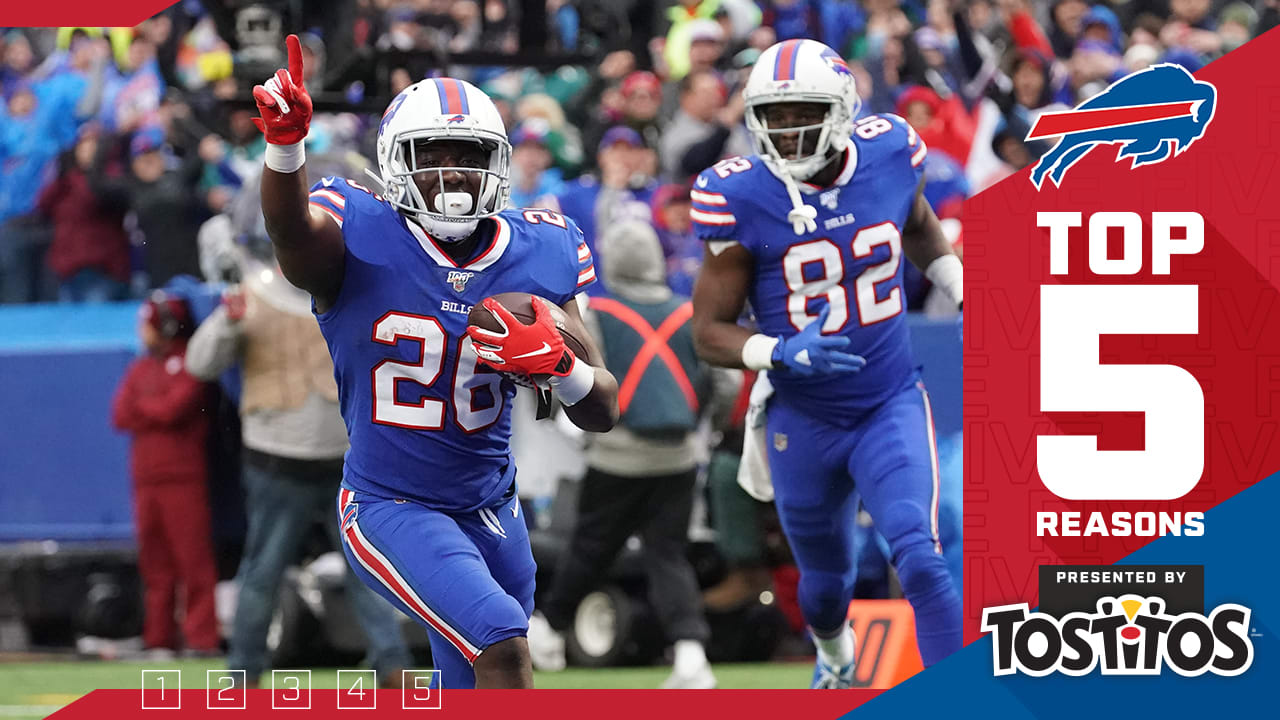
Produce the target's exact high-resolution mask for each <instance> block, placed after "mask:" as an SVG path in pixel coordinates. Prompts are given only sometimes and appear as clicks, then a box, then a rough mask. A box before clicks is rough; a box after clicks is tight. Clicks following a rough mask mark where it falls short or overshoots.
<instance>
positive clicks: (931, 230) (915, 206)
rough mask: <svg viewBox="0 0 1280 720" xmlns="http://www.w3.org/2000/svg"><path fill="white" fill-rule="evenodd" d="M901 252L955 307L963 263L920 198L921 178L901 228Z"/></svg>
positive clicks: (960, 299) (959, 299)
mask: <svg viewBox="0 0 1280 720" xmlns="http://www.w3.org/2000/svg"><path fill="white" fill-rule="evenodd" d="M902 252H903V253H904V254H905V255H906V256H907V259H908V260H910V261H911V264H912V265H915V266H916V267H918V268H920V270H921V271H923V272H924V274H925V277H927V278H929V281H930V282H932V283H933V284H934V286H935V287H937V288H939V289H940V290H942V292H944V293H946V295H947V297H949V298H951V299H952V300H953V301H954V302H955V304H956V306H957V307H959V306H960V304H961V302H963V301H964V266H963V265H962V264H961V262H960V257H959V256H958V255H956V253H955V251H954V250H952V249H951V241H949V240H947V236H946V234H945V233H944V232H943V231H942V224H941V223H939V222H938V216H937V215H935V214H934V213H933V208H932V207H930V206H929V201H928V200H925V199H924V179H923V178H921V180H920V185H919V186H918V187H917V188H916V199H915V201H914V202H913V203H912V206H911V213H910V214H909V215H908V216H907V222H906V224H905V225H904V226H903V228H902Z"/></svg>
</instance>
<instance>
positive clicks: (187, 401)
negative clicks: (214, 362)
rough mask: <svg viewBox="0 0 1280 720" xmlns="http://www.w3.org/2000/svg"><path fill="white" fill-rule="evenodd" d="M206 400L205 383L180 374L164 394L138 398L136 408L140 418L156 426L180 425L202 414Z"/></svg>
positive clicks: (183, 373)
mask: <svg viewBox="0 0 1280 720" xmlns="http://www.w3.org/2000/svg"><path fill="white" fill-rule="evenodd" d="M204 399H205V386H204V383H202V382H200V381H199V380H197V379H195V378H194V377H192V376H191V375H190V374H188V373H185V372H180V373H178V374H177V375H174V376H173V378H172V382H171V383H170V385H169V387H168V388H166V391H165V392H164V393H161V394H158V395H151V396H148V397H143V398H137V399H136V401H135V403H134V407H135V408H136V410H137V413H138V416H139V417H141V418H142V419H144V420H147V421H149V422H151V423H154V424H155V425H165V426H167V425H178V424H180V423H181V422H183V421H184V420H186V419H187V417H189V416H191V415H194V414H195V413H198V412H200V411H201V406H202V405H203V404H204Z"/></svg>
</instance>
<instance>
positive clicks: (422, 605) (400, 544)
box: [338, 487, 535, 688]
mask: <svg viewBox="0 0 1280 720" xmlns="http://www.w3.org/2000/svg"><path fill="white" fill-rule="evenodd" d="M519 507H520V501H519V499H518V498H517V497H516V496H515V493H514V492H512V493H511V496H510V497H507V498H504V499H503V500H502V501H501V502H500V503H499V504H497V505H495V506H493V507H489V508H481V509H480V510H476V511H472V512H466V513H452V512H450V513H446V512H442V511H440V510H433V509H431V508H429V507H426V506H423V505H421V504H418V503H415V502H413V501H409V500H399V499H389V498H384V497H379V496H376V495H371V494H369V493H366V492H359V493H357V492H355V491H353V490H351V489H349V488H347V487H343V488H342V489H341V490H340V491H339V493H338V517H339V521H340V523H341V526H342V539H343V550H344V551H345V552H346V554H347V562H348V563H350V564H351V567H352V568H354V569H355V572H356V574H357V575H359V576H360V579H361V580H363V581H364V582H365V583H366V584H367V585H369V587H372V588H373V589H374V590H376V591H377V592H378V593H379V594H381V595H382V596H383V597H385V598H386V599H387V600H389V601H391V603H392V604H393V605H395V606H396V607H397V608H399V609H400V611H401V612H403V613H405V614H406V615H408V616H409V617H411V618H413V619H414V620H416V621H418V622H419V623H420V624H422V625H423V626H425V627H426V628H427V631H428V636H429V637H430V639H431V655H432V658H433V660H434V665H435V668H436V669H437V670H440V671H441V672H440V682H441V684H442V685H443V686H444V687H449V688H471V687H475V682H476V678H475V672H474V671H473V670H472V667H471V666H472V663H474V662H475V659H476V657H478V656H479V654H480V653H481V652H483V651H484V649H485V648H487V647H489V646H490V645H493V644H495V643H498V642H500V641H502V640H507V639H509V638H513V637H524V636H525V635H526V634H527V633H528V630H529V615H530V614H531V613H532V612H533V586H534V570H535V566H534V562H533V552H532V550H531V548H530V546H529V532H528V529H527V528H526V527H525V523H524V518H522V517H518V513H519Z"/></svg>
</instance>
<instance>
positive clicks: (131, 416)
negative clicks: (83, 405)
mask: <svg viewBox="0 0 1280 720" xmlns="http://www.w3.org/2000/svg"><path fill="white" fill-rule="evenodd" d="M134 367H136V366H135V365H130V366H129V369H128V370H126V371H125V373H124V377H123V378H121V379H120V385H119V387H117V388H116V394H115V395H114V396H113V397H112V398H111V425H112V426H114V427H115V428H116V429H117V430H125V431H129V430H137V429H138V425H139V423H138V417H137V413H136V412H134V409H133V372H134Z"/></svg>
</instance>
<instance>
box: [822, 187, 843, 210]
mask: <svg viewBox="0 0 1280 720" xmlns="http://www.w3.org/2000/svg"><path fill="white" fill-rule="evenodd" d="M818 202H820V203H822V207H824V208H826V209H828V210H835V209H836V205H838V204H839V203H840V188H833V189H831V190H828V191H826V192H824V193H822V194H821V195H819V196H818Z"/></svg>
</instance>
